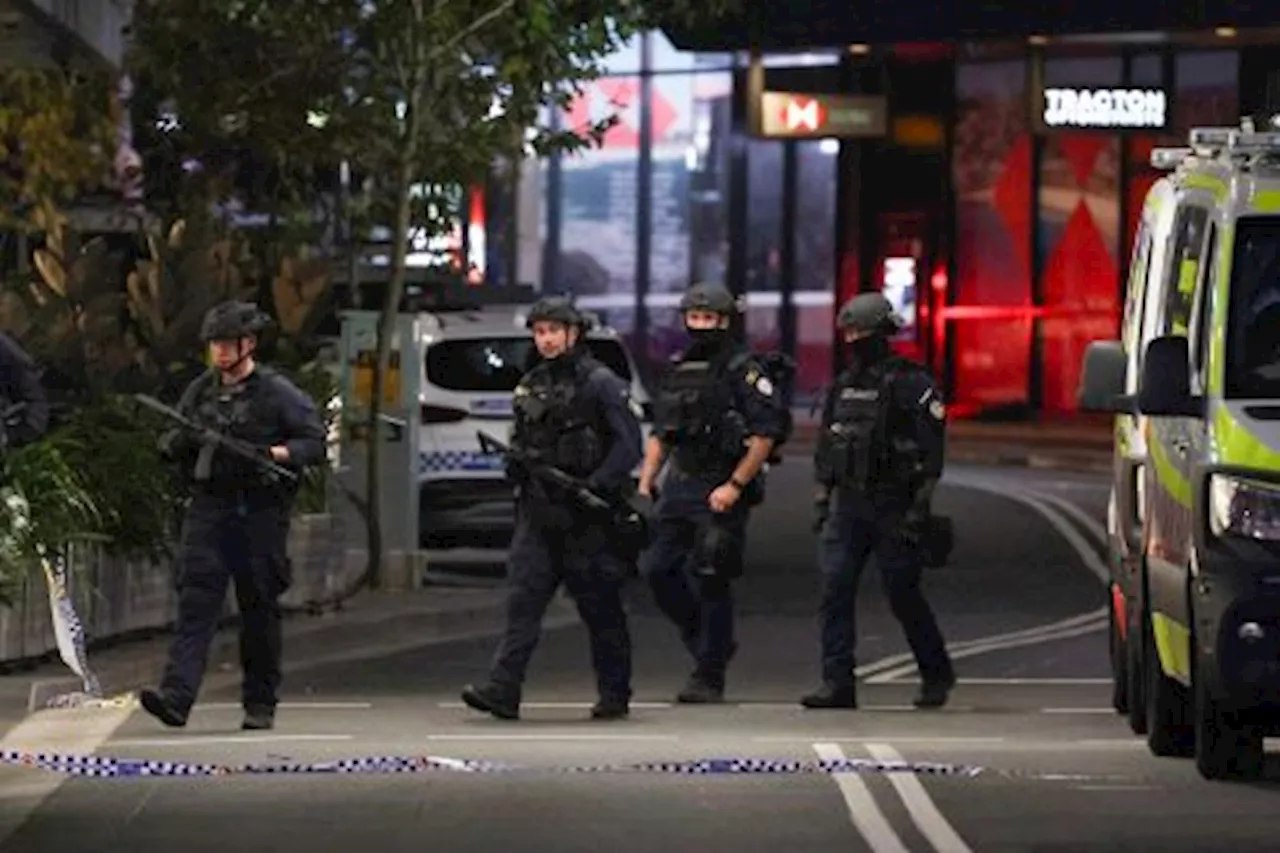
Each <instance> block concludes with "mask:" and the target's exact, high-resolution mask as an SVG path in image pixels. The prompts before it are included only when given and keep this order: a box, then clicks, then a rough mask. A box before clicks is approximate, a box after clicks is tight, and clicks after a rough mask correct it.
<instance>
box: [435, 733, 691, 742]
mask: <svg viewBox="0 0 1280 853" xmlns="http://www.w3.org/2000/svg"><path fill="white" fill-rule="evenodd" d="M680 739H681V738H680V736H679V735H617V734H595V735H593V734H580V735H578V734H573V735H570V734H529V735H520V734H510V735H505V734H504V735H491V734H474V735H472V734H446V735H427V740H455V741H456V740H493V741H507V740H509V741H540V740H546V741H572V740H603V741H618V742H621V741H676V740H680Z"/></svg>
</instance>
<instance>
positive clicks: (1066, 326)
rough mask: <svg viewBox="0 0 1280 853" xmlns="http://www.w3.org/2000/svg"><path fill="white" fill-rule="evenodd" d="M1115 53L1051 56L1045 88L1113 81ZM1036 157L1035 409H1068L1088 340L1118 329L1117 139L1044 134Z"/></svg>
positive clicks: (1119, 75) (1120, 70) (1118, 67)
mask: <svg viewBox="0 0 1280 853" xmlns="http://www.w3.org/2000/svg"><path fill="white" fill-rule="evenodd" d="M1123 74H1124V66H1123V62H1122V60H1121V59H1120V58H1119V57H1115V58H1089V59H1051V60H1048V61H1046V62H1045V84H1046V85H1049V86H1055V85H1060V86H1118V85H1120V84H1121V83H1122V82H1123ZM1042 144H1043V147H1042V148H1041V154H1040V192H1039V200H1038V217H1039V229H1038V231H1039V252H1040V296H1041V300H1042V304H1043V306H1044V314H1043V321H1042V322H1041V325H1040V339H1041V346H1042V349H1041V371H1040V375H1041V377H1042V384H1041V392H1042V408H1043V410H1044V411H1045V412H1046V413H1050V414H1061V413H1067V412H1074V411H1075V410H1076V403H1075V394H1076V385H1077V384H1078V382H1079V374H1080V362H1081V359H1082V358H1083V355H1084V349H1085V347H1086V346H1087V345H1088V344H1089V342H1090V341H1093V340H1098V339H1107V338H1113V337H1115V335H1116V330H1117V329H1118V327H1119V326H1118V324H1119V316H1120V304H1119V293H1120V287H1119V279H1120V185H1119V176H1120V137H1119V135H1118V134H1108V133H1099V132H1097V131H1088V132H1051V133H1047V134H1045V136H1044V139H1043V143H1042Z"/></svg>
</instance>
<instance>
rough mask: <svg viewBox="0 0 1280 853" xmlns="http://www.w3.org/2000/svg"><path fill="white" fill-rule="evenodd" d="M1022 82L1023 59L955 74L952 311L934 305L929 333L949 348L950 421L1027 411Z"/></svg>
mask: <svg viewBox="0 0 1280 853" xmlns="http://www.w3.org/2000/svg"><path fill="white" fill-rule="evenodd" d="M1025 79H1026V73H1025V66H1024V63H1023V62H1022V61H1021V60H1017V61H1012V62H983V63H970V64H964V65H961V66H960V67H959V69H957V78H956V96H957V100H958V101H959V103H960V110H959V115H958V116H957V123H956V131H955V146H954V157H953V160H952V164H953V170H954V181H955V187H956V198H957V201H956V220H955V221H956V246H955V271H956V281H955V285H954V293H953V294H952V298H953V300H954V303H955V305H954V306H953V307H951V308H947V309H945V311H940V310H939V308H940V307H941V305H942V302H941V300H939V301H938V302H935V307H934V317H933V321H934V324H935V328H936V326H937V325H939V324H941V322H942V321H943V320H944V318H945V324H946V331H945V333H942V332H936V331H935V335H938V336H939V337H941V335H943V334H945V335H946V336H947V337H950V338H951V339H952V341H954V355H953V362H952V365H953V375H954V377H955V381H954V386H953V388H952V390H951V397H952V403H953V405H951V406H950V409H951V411H952V412H953V413H965V412H978V411H981V410H983V409H992V408H1004V407H1018V406H1021V405H1024V404H1025V403H1026V402H1027V392H1028V369H1029V367H1030V363H1031V337H1030V333H1031V319H1030V316H1029V315H1028V314H1027V313H1026V309H1027V307H1028V306H1029V305H1030V304H1031V217H1032V215H1033V210H1034V209H1033V207H1032V198H1031V187H1032V183H1033V182H1032V170H1031V166H1032V156H1031V154H1032V145H1031V137H1030V136H1029V135H1028V133H1027V125H1026V119H1027V116H1026V103H1025V86H1024V84H1023V81H1024V80H1025ZM984 309H987V310H985V311H984ZM937 340H939V338H935V341H937Z"/></svg>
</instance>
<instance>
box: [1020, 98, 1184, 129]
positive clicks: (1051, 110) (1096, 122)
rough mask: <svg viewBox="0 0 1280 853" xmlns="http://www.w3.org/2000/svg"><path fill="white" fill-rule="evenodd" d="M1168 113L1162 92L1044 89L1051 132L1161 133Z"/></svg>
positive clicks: (1044, 120) (1044, 115) (1045, 117)
mask: <svg viewBox="0 0 1280 853" xmlns="http://www.w3.org/2000/svg"><path fill="white" fill-rule="evenodd" d="M1168 114H1169V100H1168V96H1167V95H1166V94H1165V92H1164V90H1163V89H1121V88H1054V89H1045V90H1044V108H1043V113H1042V115H1041V122H1042V123H1043V124H1044V126H1045V127H1046V128H1048V129H1050V130H1055V129H1063V130H1071V129H1079V128H1083V129H1097V130H1125V129H1129V128H1133V129H1144V130H1162V129H1164V127H1165V125H1166V123H1167V122H1168Z"/></svg>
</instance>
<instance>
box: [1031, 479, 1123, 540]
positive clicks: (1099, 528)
mask: <svg viewBox="0 0 1280 853" xmlns="http://www.w3.org/2000/svg"><path fill="white" fill-rule="evenodd" d="M1031 494H1032V495H1033V496H1034V497H1036V498H1038V499H1039V500H1042V501H1044V502H1045V503H1048V504H1050V505H1052V506H1055V507H1057V508H1058V509H1059V510H1061V511H1062V512H1064V513H1066V514H1067V515H1069V516H1071V517H1072V518H1074V519H1075V520H1076V521H1078V522H1080V525H1081V526H1082V527H1084V529H1085V530H1087V531H1089V532H1090V533H1092V534H1093V535H1094V537H1095V538H1096V539H1097V540H1098V545H1100V546H1101V547H1103V548H1106V547H1107V538H1108V537H1107V528H1106V525H1104V524H1103V523H1102V522H1101V521H1098V519H1096V518H1094V517H1093V516H1092V515H1089V513H1087V512H1085V511H1084V510H1083V509H1081V508H1080V505H1079V504H1076V503H1073V502H1071V501H1069V500H1066V499H1065V498H1063V497H1061V496H1060V495H1049V494H1044V493H1042V492H1031Z"/></svg>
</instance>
